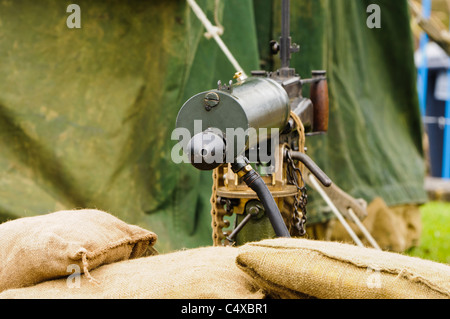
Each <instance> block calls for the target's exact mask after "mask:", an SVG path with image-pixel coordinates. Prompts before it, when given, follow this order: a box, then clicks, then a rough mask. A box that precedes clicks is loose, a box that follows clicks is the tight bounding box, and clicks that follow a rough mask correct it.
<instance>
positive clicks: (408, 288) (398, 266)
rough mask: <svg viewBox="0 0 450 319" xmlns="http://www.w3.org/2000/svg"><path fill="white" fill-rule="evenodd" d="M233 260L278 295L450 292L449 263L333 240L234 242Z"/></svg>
mask: <svg viewBox="0 0 450 319" xmlns="http://www.w3.org/2000/svg"><path fill="white" fill-rule="evenodd" d="M239 250H240V253H239V255H238V257H237V264H238V266H239V267H240V268H241V269H243V270H244V271H245V272H247V273H248V274H249V275H250V276H252V277H253V278H255V280H256V281H257V283H258V284H259V285H260V286H261V287H263V288H264V289H265V290H266V291H267V293H268V295H270V296H272V297H280V298H298V297H300V298H304V296H305V295H308V296H311V297H314V298H320V299H378V298H382V299H391V298H392V299H414V298H420V299H423V298H433V299H434V298H449V297H450V266H448V265H444V264H439V263H435V262H432V261H428V260H422V259H419V258H414V257H409V256H405V255H400V254H397V253H393V252H385V251H379V250H375V249H371V248H361V247H358V246H353V245H349V244H342V243H338V242H324V241H316V240H307V239H286V238H283V239H272V240H264V241H261V242H256V243H249V244H246V245H244V246H242V247H240V248H239Z"/></svg>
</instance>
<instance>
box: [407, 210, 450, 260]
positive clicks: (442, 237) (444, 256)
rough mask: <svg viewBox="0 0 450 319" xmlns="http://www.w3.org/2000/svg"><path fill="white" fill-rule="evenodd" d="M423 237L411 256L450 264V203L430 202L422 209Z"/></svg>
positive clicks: (409, 252) (410, 253)
mask: <svg viewBox="0 0 450 319" xmlns="http://www.w3.org/2000/svg"><path fill="white" fill-rule="evenodd" d="M421 213H422V228H423V229H422V236H421V242H420V245H419V246H418V247H414V248H411V249H410V250H408V251H407V254H408V255H410V256H415V257H420V258H423V259H428V260H433V261H437V262H440V263H446V264H450V203H448V202H430V203H427V204H425V205H424V206H422V207H421Z"/></svg>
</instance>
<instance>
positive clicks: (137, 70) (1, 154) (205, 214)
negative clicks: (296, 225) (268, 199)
mask: <svg viewBox="0 0 450 319" xmlns="http://www.w3.org/2000/svg"><path fill="white" fill-rule="evenodd" d="M280 2H281V1H268V0H255V1H250V0H245V1H244V0H227V1H220V2H219V7H218V10H216V13H217V15H218V18H219V20H220V22H221V23H222V24H223V26H224V28H225V33H224V35H223V40H224V41H225V43H226V44H227V45H228V47H229V48H230V50H231V52H233V54H234V55H235V57H236V59H237V60H238V61H239V63H240V64H241V65H242V66H243V67H244V68H245V71H246V72H247V73H249V72H250V71H251V70H254V69H258V68H260V63H261V65H262V66H263V67H264V68H268V70H270V68H272V64H271V62H270V59H269V57H268V55H267V53H268V52H267V43H268V41H269V40H271V39H272V38H276V37H278V34H279V5H280V4H279V3H280ZM371 2H374V3H378V4H379V5H380V7H381V10H382V28H381V29H377V30H374V29H368V28H367V26H366V25H365V21H366V18H367V13H366V8H367V6H368V5H369V1H352V0H339V1H336V0H322V1H309V0H308V1H291V9H292V14H291V15H292V18H291V23H292V24H291V26H292V27H291V31H292V34H293V39H294V41H296V42H298V43H299V44H301V53H299V54H297V55H296V56H295V57H294V58H293V60H292V66H293V67H295V68H297V70H298V72H299V73H300V74H301V75H302V76H303V77H307V76H309V74H310V70H312V69H327V71H328V76H329V87H330V98H331V112H330V114H331V115H330V121H331V122H330V132H329V133H328V134H327V135H326V136H322V137H312V138H310V139H309V141H308V149H309V152H310V156H311V157H312V158H313V159H314V160H316V161H317V162H318V163H319V165H321V167H322V168H323V169H324V170H325V171H326V173H327V174H329V175H330V177H331V178H332V179H333V180H334V181H335V182H336V184H338V185H339V186H340V187H342V188H343V189H344V190H345V191H347V192H349V193H351V194H352V195H353V196H357V197H364V198H365V199H366V200H371V199H372V198H373V197H375V196H382V197H383V198H385V200H386V201H387V202H388V203H389V204H392V205H393V204H400V203H410V202H421V201H424V200H425V192H424V190H423V187H422V183H423V174H424V173H423V159H422V151H421V128H420V119H419V113H418V107H417V99H416V92H415V76H414V65H413V61H412V42H411V35H410V31H409V25H408V23H409V20H408V16H407V5H406V1H387V0H384V1H371ZM70 3H71V2H70V1H56V0H46V1H39V2H36V1H29V0H24V1H13V2H12V1H0V218H1V220H6V219H11V218H16V217H21V216H32V215H37V214H43V213H47V212H51V211H56V210H60V209H72V208H97V209H101V210H104V211H108V212H110V213H111V214H114V215H116V216H118V217H120V218H121V219H123V220H125V221H127V222H129V223H133V224H138V225H140V226H143V227H144V228H147V229H149V230H152V231H154V232H155V233H157V234H158V236H159V242H158V244H157V246H158V249H160V250H161V251H165V250H172V249H176V248H181V247H195V246H199V245H205V244H210V243H212V240H211V226H210V223H211V217H210V214H209V212H210V204H209V199H210V194H211V183H212V179H211V173H210V172H200V171H197V170H196V169H195V168H193V167H191V166H190V165H189V164H175V163H174V162H173V161H172V159H171V150H172V147H173V146H174V145H175V143H176V141H172V140H171V133H172V130H173V129H174V126H175V118H176V115H177V113H178V110H179V108H180V107H181V106H182V104H183V103H184V101H186V100H187V99H188V98H189V97H190V96H192V95H194V94H196V93H198V92H201V91H205V90H207V89H210V88H214V87H215V86H216V83H217V81H218V80H222V82H226V81H228V80H229V79H231V78H232V76H233V73H234V71H235V70H233V68H232V66H231V64H230V63H229V62H228V61H227V60H226V58H225V57H224V55H223V54H222V52H220V50H219V49H218V47H217V45H216V44H215V43H214V42H213V40H207V39H206V38H205V37H204V36H203V34H204V32H205V30H204V28H203V27H202V25H201V23H200V22H199V21H198V20H197V18H196V17H195V15H194V14H193V13H192V11H191V10H190V9H189V7H188V6H187V4H186V2H185V1H182V0H177V1H175V0H174V1H127V2H123V1H118V0H116V1H95V2H92V1H86V0H79V1H77V2H76V3H77V4H78V5H79V6H80V8H81V28H80V29H69V28H68V27H67V25H66V19H67V17H68V15H69V13H67V12H66V8H67V6H68V5H69V4H70ZM198 3H199V5H200V6H201V7H202V8H203V9H204V10H205V12H206V13H207V15H208V17H209V18H210V19H211V20H213V16H214V11H215V9H216V8H215V3H216V2H215V1H208V0H203V1H200V0H199V1H198ZM315 202H317V203H320V202H319V201H318V200H316V199H314V201H312V204H313V205H314V204H315ZM319 206H320V205H314V207H316V209H313V208H311V210H310V214H311V217H310V221H311V222H317V221H320V220H322V219H323V218H327V217H326V216H325V217H321V216H323V215H322V214H321V213H320V210H319V209H318V208H317V207H319ZM311 207H313V206H311Z"/></svg>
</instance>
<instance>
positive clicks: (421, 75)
mask: <svg viewBox="0 0 450 319" xmlns="http://www.w3.org/2000/svg"><path fill="white" fill-rule="evenodd" d="M422 8H423V12H422V15H423V17H424V18H426V19H427V18H429V17H430V15H431V0H422ZM427 43H428V35H427V34H426V33H425V32H423V33H422V35H421V37H420V51H421V53H422V54H421V56H422V61H421V63H420V66H419V72H418V77H417V82H418V83H417V88H418V93H419V103H420V112H421V114H422V116H425V114H426V106H427V87H428V65H427V54H426V47H427Z"/></svg>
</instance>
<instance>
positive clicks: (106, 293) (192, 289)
mask: <svg viewBox="0 0 450 319" xmlns="http://www.w3.org/2000/svg"><path fill="white" fill-rule="evenodd" d="M237 254H238V249H237V248H232V247H204V248H196V249H190V250H183V251H177V252H173V253H168V254H163V255H158V256H150V257H141V258H138V259H133V260H127V261H121V262H117V263H114V264H109V265H104V266H101V267H99V268H97V269H95V270H94V271H92V276H93V277H95V278H96V279H98V280H99V283H98V284H95V283H91V282H89V281H88V280H87V278H86V277H85V275H82V276H81V277H79V279H81V280H80V282H79V285H78V287H76V284H75V280H74V279H73V278H67V279H58V280H52V281H47V282H43V283H41V284H38V285H36V286H33V287H27V288H21V289H11V290H7V291H4V292H3V293H1V294H0V299H10V298H21V299H35V298H44V299H54V298H61V299H66V298H74V299H78V298H83V299H91V298H95V299H106V298H114V299H119V298H120V299H141V298H152V299H222V298H225V299H261V298H263V297H264V294H263V293H262V291H261V290H260V289H259V288H257V287H255V286H254V285H253V280H252V279H251V278H250V277H249V276H248V275H247V274H246V273H245V272H243V271H241V270H240V269H238V268H237V266H236V263H235V259H236V256H237Z"/></svg>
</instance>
